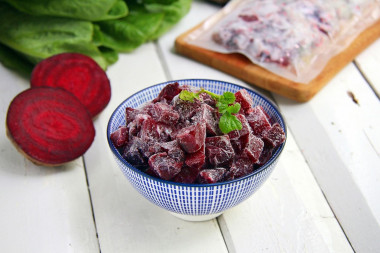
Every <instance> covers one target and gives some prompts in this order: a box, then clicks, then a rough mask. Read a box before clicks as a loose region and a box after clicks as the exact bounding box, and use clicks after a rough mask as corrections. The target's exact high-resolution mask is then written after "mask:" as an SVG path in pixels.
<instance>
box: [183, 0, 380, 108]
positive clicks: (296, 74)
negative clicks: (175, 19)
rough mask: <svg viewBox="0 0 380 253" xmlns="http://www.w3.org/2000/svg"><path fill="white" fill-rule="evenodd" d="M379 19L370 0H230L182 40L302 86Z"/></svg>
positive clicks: (378, 10) (378, 11)
mask: <svg viewBox="0 0 380 253" xmlns="http://www.w3.org/2000/svg"><path fill="white" fill-rule="evenodd" d="M379 17H380V5H379V4H378V2H377V1H374V0H361V1H356V0H334V1H330V0H257V1H256V0H255V1H253V0H251V1H247V0H235V1H230V2H229V4H227V5H226V6H225V7H224V8H223V9H222V10H221V11H220V12H218V13H216V14H215V15H213V16H211V17H210V18H208V19H207V20H205V22H204V23H203V24H202V25H201V26H200V27H199V28H197V29H195V30H194V31H192V32H191V33H190V34H189V35H188V36H187V37H186V41H187V43H189V44H192V45H195V46H197V47H201V48H205V49H208V50H211V51H215V52H219V53H226V54H228V53H240V54H243V55H245V56H246V57H247V58H248V59H249V60H250V61H251V62H252V63H254V64H256V65H258V66H261V67H263V68H264V69H266V70H268V71H270V72H272V73H274V74H277V75H279V76H282V77H285V78H287V79H289V80H291V81H294V82H297V83H305V84H307V83H309V82H310V81H311V80H313V79H314V78H315V77H316V76H317V75H318V74H319V73H320V72H321V71H322V70H323V69H324V67H325V66H326V64H327V63H328V62H329V60H330V59H331V58H332V57H334V56H335V55H336V54H338V53H340V52H341V51H343V50H344V49H346V48H347V47H348V46H349V45H350V43H351V42H352V41H353V40H354V39H355V38H356V37H357V36H358V35H359V34H360V33H361V32H362V31H364V30H365V29H366V28H368V27H370V26H371V25H372V24H374V23H375V22H376V21H377V20H378V19H379ZM242 107H245V105H244V104H243V103H242Z"/></svg>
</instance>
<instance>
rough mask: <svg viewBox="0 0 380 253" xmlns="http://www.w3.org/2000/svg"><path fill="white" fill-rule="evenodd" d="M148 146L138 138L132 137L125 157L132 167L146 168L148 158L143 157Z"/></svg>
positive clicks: (125, 151) (126, 148)
mask: <svg viewBox="0 0 380 253" xmlns="http://www.w3.org/2000/svg"><path fill="white" fill-rule="evenodd" d="M145 148H146V144H145V143H144V141H142V140H141V139H140V138H138V137H134V136H132V138H131V139H130V141H129V142H128V145H127V146H126V147H125V149H124V153H123V157H124V158H125V159H126V160H127V161H128V162H129V163H130V164H132V165H135V166H137V167H140V166H146V165H147V163H146V158H145V157H144V155H143V150H144V149H145Z"/></svg>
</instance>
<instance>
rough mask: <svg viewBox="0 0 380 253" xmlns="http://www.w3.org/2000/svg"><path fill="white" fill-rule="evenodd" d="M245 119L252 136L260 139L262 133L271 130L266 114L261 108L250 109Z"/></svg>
mask: <svg viewBox="0 0 380 253" xmlns="http://www.w3.org/2000/svg"><path fill="white" fill-rule="evenodd" d="M246 118H247V121H248V123H249V125H250V126H251V128H252V131H253V134H254V135H257V136H260V137H261V136H262V134H263V133H264V132H266V131H268V130H269V129H270V128H271V124H270V122H269V119H268V117H267V114H266V113H265V111H264V109H263V108H262V107H261V106H256V107H254V108H252V110H250V113H249V114H248V115H247V117H246Z"/></svg>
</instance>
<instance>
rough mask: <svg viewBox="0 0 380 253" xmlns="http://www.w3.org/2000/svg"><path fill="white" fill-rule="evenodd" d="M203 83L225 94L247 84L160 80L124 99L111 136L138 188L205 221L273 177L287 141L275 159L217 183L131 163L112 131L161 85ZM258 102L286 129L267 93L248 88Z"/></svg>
mask: <svg viewBox="0 0 380 253" xmlns="http://www.w3.org/2000/svg"><path fill="white" fill-rule="evenodd" d="M173 82H178V83H179V84H180V85H184V84H187V85H192V86H195V87H203V88H205V89H206V90H209V91H211V92H214V93H217V94H222V93H223V92H225V91H230V92H236V91H238V90H240V89H242V88H243V87H241V86H238V85H236V84H232V83H227V82H223V81H216V80H206V79H185V80H175V81H169V82H165V83H160V84H157V85H154V86H151V87H149V88H146V89H144V90H141V91H139V92H137V93H136V94H134V95H132V96H131V97H129V98H127V99H126V100H125V101H124V102H122V103H121V104H120V105H119V106H118V107H117V108H116V110H115V111H114V112H113V114H112V115H111V117H110V120H109V123H108V127H107V138H108V143H109V146H110V149H111V151H112V153H113V155H114V157H115V159H116V162H117V164H118V165H119V166H120V168H121V170H122V172H123V173H124V175H125V176H126V177H127V179H128V180H129V181H130V183H131V184H132V185H133V186H134V188H135V189H136V190H137V191H138V192H139V193H141V194H142V195H143V196H144V197H145V198H147V199H148V200H149V201H151V202H152V203H154V204H156V205H157V206H159V207H162V208H164V209H166V210H168V211H169V212H171V213H172V214H173V215H175V216H177V217H180V218H182V219H185V220H191V221H201V220H208V219H212V218H215V217H217V216H218V215H220V214H221V213H222V212H223V211H225V210H227V209H229V208H231V207H233V206H236V205H237V204H239V203H241V202H242V201H244V200H245V199H247V198H248V197H249V196H251V195H252V194H253V193H254V192H255V191H256V190H257V189H258V188H259V187H260V186H261V185H262V184H263V183H264V181H265V180H266V179H267V178H268V177H269V175H270V173H271V172H272V171H273V169H274V167H275V165H276V163H277V161H278V158H279V156H280V154H281V152H282V150H283V148H284V145H285V143H283V144H282V145H281V146H280V147H278V148H277V150H276V151H275V152H274V153H273V156H272V157H271V159H270V160H269V161H268V162H267V163H266V164H265V165H263V166H261V167H260V168H259V169H257V170H255V171H254V172H253V173H251V174H249V175H247V176H245V177H242V178H238V179H235V180H232V181H227V182H221V183H215V184H205V185H201V184H182V183H175V182H169V181H165V180H162V179H158V178H155V177H152V176H150V175H148V174H145V173H144V172H142V171H140V170H139V169H137V168H135V167H133V166H132V165H131V164H129V163H128V162H127V161H126V160H125V159H124V158H123V157H122V156H121V155H120V153H119V152H118V150H117V149H116V148H115V147H114V145H113V144H112V142H111V140H110V135H111V133H112V132H114V131H115V130H116V129H117V128H118V127H119V126H121V125H125V108H126V107H133V108H137V107H139V106H140V105H142V104H144V103H145V102H148V101H151V100H153V99H154V98H156V97H157V95H158V94H159V92H160V91H161V89H162V88H163V87H164V86H166V85H167V84H169V83H173ZM247 91H248V92H249V93H250V95H251V96H252V98H253V104H254V105H261V106H262V107H263V108H264V109H265V111H266V112H267V113H268V115H269V117H270V118H271V120H272V122H271V123H272V124H273V123H275V122H278V123H279V124H280V125H281V126H282V128H283V129H284V131H285V135H286V126H285V122H284V120H283V118H282V116H281V114H280V113H279V111H278V109H277V108H276V106H274V105H273V104H272V103H271V102H270V101H268V100H267V99H266V98H264V97H263V96H261V95H259V94H257V93H256V92H254V91H251V90H248V89H247Z"/></svg>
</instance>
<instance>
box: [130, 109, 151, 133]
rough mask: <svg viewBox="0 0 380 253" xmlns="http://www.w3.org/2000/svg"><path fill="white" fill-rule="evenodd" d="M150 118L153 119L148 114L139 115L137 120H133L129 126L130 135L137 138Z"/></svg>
mask: <svg viewBox="0 0 380 253" xmlns="http://www.w3.org/2000/svg"><path fill="white" fill-rule="evenodd" d="M150 118H151V117H150V116H149V115H147V114H137V115H136V116H135V118H134V119H133V121H132V122H130V123H129V124H128V125H127V126H128V128H129V135H130V136H137V135H138V134H139V133H140V131H141V127H142V125H143V123H144V121H145V120H148V119H150Z"/></svg>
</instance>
